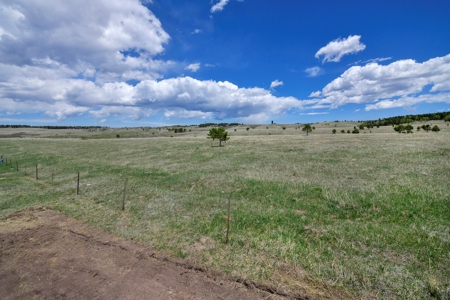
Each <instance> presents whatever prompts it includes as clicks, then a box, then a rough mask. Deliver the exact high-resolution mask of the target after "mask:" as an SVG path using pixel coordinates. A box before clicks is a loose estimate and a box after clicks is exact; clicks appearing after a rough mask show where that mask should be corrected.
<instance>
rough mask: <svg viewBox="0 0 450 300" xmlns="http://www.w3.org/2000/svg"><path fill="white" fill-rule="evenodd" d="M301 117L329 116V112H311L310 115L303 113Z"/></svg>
mask: <svg viewBox="0 0 450 300" xmlns="http://www.w3.org/2000/svg"><path fill="white" fill-rule="evenodd" d="M300 115H301V116H315V115H328V112H310V113H301V114H300Z"/></svg>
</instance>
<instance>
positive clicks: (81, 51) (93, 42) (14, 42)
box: [0, 0, 169, 80]
mask: <svg viewBox="0 0 450 300" xmlns="http://www.w3.org/2000/svg"><path fill="white" fill-rule="evenodd" d="M86 7H89V9H88V10H86V9H85V8H86ZM0 28H1V32H2V35H1V40H0V63H4V64H9V65H15V66H28V67H41V68H43V69H44V68H45V69H50V68H51V69H53V70H58V69H59V68H63V67H65V68H69V69H70V70H72V71H73V72H75V73H77V74H78V73H80V74H84V73H85V72H87V73H86V75H87V76H88V77H91V76H92V75H93V73H92V72H91V71H92V70H94V69H95V70H96V75H97V76H98V77H104V78H107V80H116V79H119V80H120V79H124V80H128V79H130V78H122V76H123V74H127V73H128V74H129V75H130V77H133V72H134V74H135V75H137V76H138V78H136V79H141V78H147V79H150V78H159V77H160V76H161V75H160V74H159V73H158V72H159V71H161V70H163V69H164V68H165V67H166V63H165V62H162V61H158V60H156V61H154V60H152V59H151V58H152V57H153V56H155V55H157V54H159V53H162V52H163V51H164V44H166V43H167V42H168V41H169V35H168V34H167V33H166V32H165V31H164V29H163V28H162V25H161V23H160V21H159V20H158V19H157V18H156V17H155V16H154V15H153V13H152V12H151V11H149V10H148V9H147V8H145V7H144V6H142V5H141V3H140V2H139V1H137V0H130V1H121V0H111V1H106V0H98V1H89V0H67V1H63V2H58V3H55V2H54V1H26V0H17V1H12V0H4V1H2V3H1V4H0ZM130 51H132V52H134V55H133V56H130V55H128V54H127V53H128V52H130ZM49 62H52V63H53V64H52V65H51V64H49ZM137 71H139V72H137ZM143 74H145V75H143ZM63 75H64V74H63ZM131 79H134V78H131Z"/></svg>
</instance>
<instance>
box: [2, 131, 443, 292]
mask: <svg viewBox="0 0 450 300" xmlns="http://www.w3.org/2000/svg"><path fill="white" fill-rule="evenodd" d="M328 129H329V128H327V130H328ZM337 129H340V128H337ZM241 130H242V131H243V134H244V136H234V137H233V135H232V137H231V140H230V141H229V142H227V145H226V147H223V148H212V147H211V146H210V142H209V141H208V140H207V139H206V134H204V135H203V136H202V137H199V136H198V135H199V133H198V132H195V133H194V132H193V133H192V134H188V135H180V136H176V137H174V138H166V137H164V138H163V137H155V138H150V139H122V138H120V139H109V140H105V139H103V140H102V139H96V140H92V139H88V140H39V139H36V140H5V139H3V140H2V142H1V145H0V152H1V154H3V156H7V157H9V158H11V159H13V161H15V160H17V161H18V162H19V167H20V171H19V172H16V171H15V170H13V169H12V168H9V167H6V166H5V165H4V164H3V165H1V166H0V177H1V179H0V214H2V215H5V214H8V213H11V212H13V211H16V210H18V209H21V208H24V207H28V206H31V205H36V204H45V205H48V206H51V207H53V208H54V209H57V210H60V211H62V212H64V213H66V214H69V215H71V216H74V217H76V218H78V219H80V220H83V221H85V222H87V223H90V224H92V225H95V226H99V227H102V228H105V229H106V230H108V231H110V232H113V233H116V234H119V235H122V236H125V237H127V238H130V239H131V238H132V239H135V240H138V241H141V242H143V243H147V244H149V245H150V246H152V247H155V248H157V249H160V250H161V251H165V252H169V253H171V254H173V255H175V256H178V257H182V258H187V259H189V260H191V261H193V262H196V263H199V264H202V265H206V266H208V267H211V268H214V269H217V270H221V271H223V272H225V273H229V274H232V275H236V276H240V277H244V278H247V279H250V280H255V281H259V282H263V283H266V284H270V285H274V286H276V287H278V288H282V289H284V290H286V291H289V292H292V293H293V294H295V293H308V294H310V295H313V296H316V297H319V298H320V297H327V296H329V297H341V298H348V297H355V298H379V299H386V298H403V299H429V298H433V297H434V298H437V299H439V298H440V299H445V298H448V297H450V181H449V178H450V163H449V162H450V144H449V143H448V140H449V139H448V138H449V137H450V134H449V133H448V132H445V131H443V132H441V133H439V134H434V133H428V134H427V133H415V134H413V135H401V134H397V133H378V134H366V135H364V134H360V135H347V134H345V135H340V134H336V135H331V134H329V135H323V134H322V135H319V134H317V135H315V134H314V132H313V133H312V134H310V135H309V136H308V137H306V136H304V135H300V131H299V130H297V131H295V129H294V128H287V129H286V132H287V133H286V132H285V133H282V134H281V135H270V136H269V135H263V134H262V133H263V132H266V131H270V130H272V129H267V130H266V129H265V127H264V128H260V129H250V130H249V132H248V133H247V132H246V131H245V129H244V128H243V129H241ZM252 130H253V131H255V132H257V134H255V135H251V132H252ZM279 131H280V132H283V131H284V130H282V129H279ZM289 131H290V132H291V133H290V134H291V135H289ZM338 131H340V130H338ZM230 133H232V131H230ZM246 134H248V136H245V135H246ZM194 135H196V137H194ZM13 164H14V162H13ZM35 164H39V168H40V178H39V180H35V179H34V177H33V176H34V173H33V172H34V166H35ZM52 169H54V170H55V174H56V175H55V182H54V185H51V170H52ZM77 172H80V175H81V189H80V192H81V193H80V195H78V196H77V195H76V174H77ZM125 178H126V179H127V180H128V182H127V202H126V208H125V212H122V211H121V201H122V196H123V194H122V193H123V182H124V180H125ZM230 192H231V228H230V242H229V245H225V230H226V216H227V200H228V193H230Z"/></svg>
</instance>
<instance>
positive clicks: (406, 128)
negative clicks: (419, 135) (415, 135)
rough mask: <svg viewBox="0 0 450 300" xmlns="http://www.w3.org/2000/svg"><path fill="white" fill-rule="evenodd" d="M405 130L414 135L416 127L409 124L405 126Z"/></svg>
mask: <svg viewBox="0 0 450 300" xmlns="http://www.w3.org/2000/svg"><path fill="white" fill-rule="evenodd" d="M405 130H406V132H407V133H412V131H413V130H414V127H413V126H412V125H411V124H408V125H406V126H405Z"/></svg>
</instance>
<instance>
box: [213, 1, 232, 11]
mask: <svg viewBox="0 0 450 300" xmlns="http://www.w3.org/2000/svg"><path fill="white" fill-rule="evenodd" d="M229 1H230V0H220V2H218V3H216V4H214V5H213V6H212V7H211V13H215V12H218V11H222V10H223V8H224V7H225V5H227V4H228V2H229Z"/></svg>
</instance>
